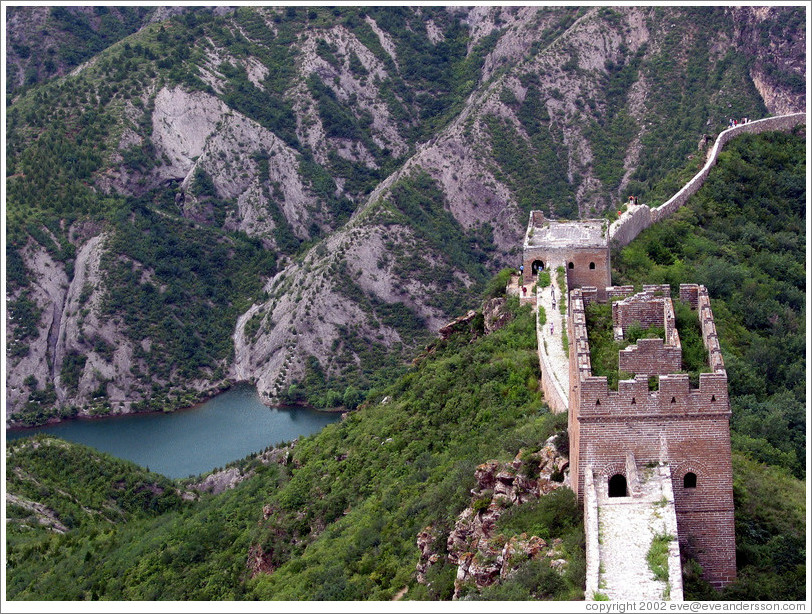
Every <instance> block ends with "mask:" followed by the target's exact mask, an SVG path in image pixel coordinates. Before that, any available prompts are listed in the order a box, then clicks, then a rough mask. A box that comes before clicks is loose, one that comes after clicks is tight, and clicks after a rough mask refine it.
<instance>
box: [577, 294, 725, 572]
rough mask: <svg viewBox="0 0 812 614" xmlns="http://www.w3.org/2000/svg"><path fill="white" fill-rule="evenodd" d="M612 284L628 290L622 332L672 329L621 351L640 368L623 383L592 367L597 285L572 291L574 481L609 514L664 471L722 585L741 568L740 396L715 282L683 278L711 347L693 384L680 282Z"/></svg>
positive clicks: (690, 537) (671, 499)
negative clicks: (737, 513)
mask: <svg viewBox="0 0 812 614" xmlns="http://www.w3.org/2000/svg"><path fill="white" fill-rule="evenodd" d="M606 294H607V295H608V296H609V297H610V298H611V299H621V300H615V302H613V304H612V326H613V329H614V335H615V338H616V339H619V338H623V336H624V335H625V334H626V332H627V331H628V329H629V327H630V326H632V325H634V324H637V325H640V326H642V327H643V328H646V327H648V326H652V325H653V326H657V327H660V328H662V329H663V330H664V331H665V334H664V338H657V339H640V340H639V341H638V342H637V343H636V344H635V345H631V346H629V347H627V348H626V349H624V350H621V351H620V354H619V364H620V368H621V370H622V371H624V372H627V373H631V374H633V376H634V377H633V379H627V380H620V381H619V382H618V384H617V389H616V390H614V389H611V388H610V387H609V385H608V383H607V378H606V377H605V376H602V377H597V376H595V375H593V373H592V365H591V360H590V352H589V341H588V338H587V325H586V320H585V311H584V309H585V306H586V305H587V304H588V303H589V302H591V301H593V300H595V293H594V292H593V291H591V289H585V290H584V291H581V290H578V289H574V290H572V291H571V292H570V301H569V307H568V328H569V338H570V361H569V364H570V397H569V412H570V413H569V435H570V475H571V480H572V487H573V490H574V491H575V492H576V494H577V495H578V499H579V501H581V502H584V503H585V504H586V507H587V513H588V514H589V510H591V509H596V508H595V504H594V503H591V502H590V500H596V501H597V506H598V507H597V512H596V513H597V515H598V516H600V515H601V514H602V513H603V512H601V508H600V506H601V505H602V504H606V505H608V506H609V507H607V508H606V509H607V517H608V513H609V510H611V509H615V510H616V509H618V508H617V507H616V506H617V504H618V503H620V504H623V503H624V501H628V504H627V507H626V509H627V510H631V507H632V505H633V504H634V501H635V497H638V499H639V500H640V501H642V500H643V490H644V488H641V487H640V483H641V482H640V479H641V476H644V475H649V474H652V472H653V471H654V472H659V473H658V475H660V476H663V479H665V481H666V482H670V484H668V485H667V487H666V488H664V489H662V492H667V497H663V499H662V500H663V505H665V504H666V498H667V499H668V501H667V503H668V506H670V509H673V512H674V513H675V515H676V524H677V533H678V535H677V537H678V543H679V550H680V551H681V552H683V553H688V554H690V555H691V556H693V557H694V558H696V560H697V561H698V562H699V563H700V565H701V566H702V569H703V576H704V577H705V579H706V580H707V581H709V582H710V583H711V584H713V585H714V586H716V587H717V588H720V587H722V586H724V585H726V584H728V583H730V582H731V581H732V580H733V579H734V578H735V577H736V544H735V538H734V522H733V479H732V467H731V453H730V427H729V421H730V403H729V400H728V391H727V373H726V371H725V366H724V362H723V360H722V354H721V351H720V349H719V342H718V339H717V337H716V328H715V324H714V320H713V313H712V312H711V308H710V299H709V298H708V293H707V290H706V289H705V288H704V287H703V286H697V285H682V286H680V293H679V296H680V299H681V300H682V301H684V302H686V303H688V304H689V305H690V306H691V309H692V310H694V311H695V312H696V313H697V316H698V319H699V326H700V328H701V333H702V341H703V343H704V345H705V348H706V349H707V352H708V364H707V367H706V370H707V371H708V372H706V373H700V374H699V386H698V387H692V385H691V383H690V382H689V375H688V374H687V373H685V372H682V369H681V366H682V365H681V358H682V347H681V343H680V337H679V333H678V331H677V328H676V325H675V317H674V306H673V303H672V300H671V297H670V288H669V287H668V286H667V285H665V286H644V291H643V292H641V293H636V294H635V293H634V290H633V288H631V287H622V288H611V287H610V288H608V289H607V290H606ZM651 376H657V379H658V382H656V380H654V379H653V378H652V382H653V383H654V385H650V377H651ZM655 382H656V383H655ZM658 492H659V491H658ZM672 493H673V494H672ZM658 496H659V495H658ZM623 497H626V499H621V498H623ZM655 505H656V504H655ZM611 506H614V508H612V507H611ZM648 507H651V503H650V502H648ZM595 543H596V544H597V538H596V541H595ZM595 548H599V547H598V546H595ZM587 549H588V550H589V546H587ZM587 557H589V552H587ZM677 560H678V559H677ZM601 565H603V562H601Z"/></svg>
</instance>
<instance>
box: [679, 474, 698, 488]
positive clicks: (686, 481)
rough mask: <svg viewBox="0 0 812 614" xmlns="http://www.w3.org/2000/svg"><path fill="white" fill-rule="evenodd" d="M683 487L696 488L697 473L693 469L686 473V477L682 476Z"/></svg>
mask: <svg viewBox="0 0 812 614" xmlns="http://www.w3.org/2000/svg"><path fill="white" fill-rule="evenodd" d="M682 487H683V488H696V474H695V473H693V472H692V471H689V472H688V473H686V474H685V477H684V478H682Z"/></svg>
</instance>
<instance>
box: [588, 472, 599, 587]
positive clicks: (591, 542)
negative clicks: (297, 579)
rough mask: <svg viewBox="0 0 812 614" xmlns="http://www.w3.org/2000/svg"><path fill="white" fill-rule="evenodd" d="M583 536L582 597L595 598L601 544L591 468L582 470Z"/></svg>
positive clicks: (596, 497)
mask: <svg viewBox="0 0 812 614" xmlns="http://www.w3.org/2000/svg"><path fill="white" fill-rule="evenodd" d="M584 536H585V539H586V589H585V591H584V598H585V599H586V600H587V601H593V600H594V599H595V593H596V592H598V587H599V583H600V564H601V546H600V530H599V528H598V495H597V493H596V492H595V481H594V479H593V477H592V470H591V469H590V468H587V469H586V471H585V472H584Z"/></svg>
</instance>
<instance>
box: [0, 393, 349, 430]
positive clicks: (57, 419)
mask: <svg viewBox="0 0 812 614" xmlns="http://www.w3.org/2000/svg"><path fill="white" fill-rule="evenodd" d="M241 384H251V382H249V381H228V382H224V383H223V384H222V385H221V386H220V387H216V388H212V389H210V390H208V391H206V392H205V393H204V396H203V397H201V399H200V400H198V401H197V402H195V403H193V404H192V405H184V406H183V407H178V408H175V409H171V410H169V411H166V410H162V409H154V410H147V411H132V410H128V411H118V412H115V413H112V412H111V413H108V414H103V415H96V416H94V415H91V414H82V413H79V414H76V415H75V416H64V417H62V416H52V417H50V418H48V420H46V421H45V422H43V423H42V424H13V423H12V424H9V422H6V433H17V432H22V431H28V430H34V429H40V428H43V427H48V426H56V425H57V424H64V423H66V422H72V421H84V420H87V421H94V420H115V419H116V418H128V417H131V416H151V415H160V414H176V413H179V412H184V411H190V410H193V409H198V408H199V407H200V406H201V405H203V404H205V403H208V402H209V401H211V400H212V399H214V398H215V397H217V396H218V395H221V394H223V393H225V392H228V391H229V390H232V389H233V388H234V387H235V386H239V385H241ZM251 385H253V384H251ZM201 392H202V391H201ZM259 400H260V402H261V403H262V404H263V405H265V406H266V407H268V408H269V409H281V410H286V409H307V410H310V411H315V412H318V413H324V414H337V413H341V414H343V413H345V412H348V411H350V410H348V409H347V408H345V407H330V408H322V407H314V406H312V405H310V404H309V403H304V402H302V403H293V404H290V405H271V404H269V403H267V402H266V401H265V400H264V399H263V398H262V396H261V395H260V396H259Z"/></svg>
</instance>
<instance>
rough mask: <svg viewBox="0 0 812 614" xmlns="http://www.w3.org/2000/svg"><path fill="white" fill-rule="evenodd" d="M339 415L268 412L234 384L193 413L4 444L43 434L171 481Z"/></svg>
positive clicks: (82, 423) (89, 425) (115, 421)
mask: <svg viewBox="0 0 812 614" xmlns="http://www.w3.org/2000/svg"><path fill="white" fill-rule="evenodd" d="M340 417H341V414H338V413H325V412H317V411H313V410H310V409H303V408H298V407H297V408H285V409H277V408H269V407H267V406H265V405H263V404H262V402H260V400H259V395H258V394H257V391H256V389H255V388H254V387H253V386H250V385H247V384H239V385H237V386H235V387H234V388H231V389H230V390H228V391H227V392H224V393H222V394H220V395H218V396H216V397H214V398H213V399H211V400H209V401H207V402H206V403H203V404H202V405H200V406H199V407H195V408H194V409H187V410H183V411H178V412H175V413H171V414H143V415H129V416H122V417H113V418H105V419H100V420H69V421H67V422H62V423H60V424H56V425H53V426H46V427H41V428H36V429H25V430H21V431H7V432H6V438H7V440H9V441H10V440H12V439H18V438H19V437H26V436H29V435H33V434H36V433H48V434H50V435H54V436H55V437H61V438H63V439H67V440H68V441H73V442H76V443H83V444H85V445H88V446H92V447H94V448H96V449H97V450H101V451H103V452H107V453H109V454H112V455H113V456H117V457H119V458H124V459H126V460H131V461H133V462H134V463H137V464H139V465H141V466H142V467H149V468H150V469H151V470H152V471H157V472H158V473H162V474H163V475H165V476H168V477H170V478H184V477H187V476H189V475H198V474H200V473H207V472H209V471H211V470H212V469H214V468H215V467H223V466H224V465H225V464H226V463H229V462H231V461H234V460H238V459H240V458H243V457H245V456H247V455H248V454H251V453H252V452H259V451H260V450H263V449H264V448H266V447H268V446H271V445H277V444H279V443H281V442H283V441H291V440H293V439H296V438H297V437H299V436H300V435H310V434H311V433H315V432H317V431H320V430H321V429H322V428H323V427H324V426H325V425H327V424H330V423H331V422H335V421H337V420H339V418H340Z"/></svg>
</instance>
